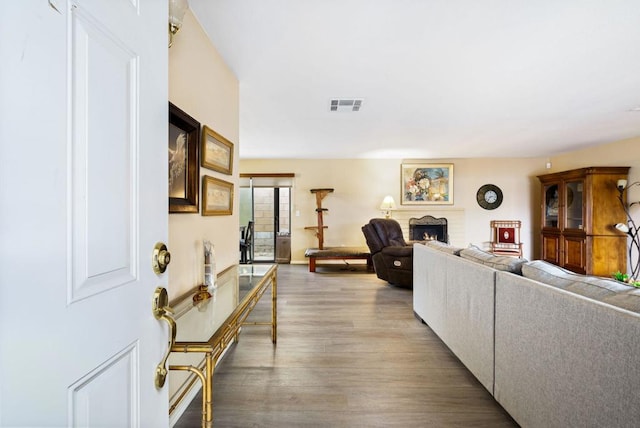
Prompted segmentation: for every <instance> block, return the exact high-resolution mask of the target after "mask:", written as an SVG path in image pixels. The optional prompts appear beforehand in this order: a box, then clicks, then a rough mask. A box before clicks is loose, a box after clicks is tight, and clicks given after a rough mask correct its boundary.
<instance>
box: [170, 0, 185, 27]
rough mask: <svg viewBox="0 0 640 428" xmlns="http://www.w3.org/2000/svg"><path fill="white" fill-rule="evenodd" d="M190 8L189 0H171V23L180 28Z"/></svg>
mask: <svg viewBox="0 0 640 428" xmlns="http://www.w3.org/2000/svg"><path fill="white" fill-rule="evenodd" d="M188 8H189V2H188V1H187V0H169V24H170V25H171V26H173V27H175V28H180V27H181V26H182V20H183V19H184V14H185V13H186V12H187V9H188Z"/></svg>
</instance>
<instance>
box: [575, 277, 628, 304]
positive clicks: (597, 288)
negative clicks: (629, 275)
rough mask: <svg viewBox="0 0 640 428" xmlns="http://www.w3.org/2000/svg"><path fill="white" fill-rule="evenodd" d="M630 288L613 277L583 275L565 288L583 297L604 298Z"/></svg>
mask: <svg viewBox="0 0 640 428" xmlns="http://www.w3.org/2000/svg"><path fill="white" fill-rule="evenodd" d="M631 288H632V287H631V286H629V285H625V284H623V283H622V282H620V281H616V280H615V279H608V278H601V277H597V276H584V277H582V278H580V279H579V280H577V281H575V282H574V283H573V284H571V285H569V286H568V287H567V288H566V290H567V291H571V292H572V293H576V294H580V295H582V296H585V297H591V298H592V299H596V300H604V299H605V298H607V297H613V296H615V295H616V294H619V293H625V292H627V291H630V290H631Z"/></svg>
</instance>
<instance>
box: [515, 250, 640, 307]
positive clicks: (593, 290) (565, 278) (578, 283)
mask: <svg viewBox="0 0 640 428" xmlns="http://www.w3.org/2000/svg"><path fill="white" fill-rule="evenodd" d="M522 276H524V277H526V278H530V279H533V280H536V281H539V282H542V283H544V284H548V285H551V286H554V287H557V288H562V289H564V290H567V291H570V292H572V293H576V294H579V295H581V296H584V297H589V298H591V299H595V300H602V301H605V299H606V298H609V297H613V296H615V295H617V294H619V293H625V292H628V291H629V290H631V287H630V286H628V285H625V284H623V283H621V282H620V281H616V280H615V279H608V278H602V277H598V276H589V275H581V274H578V273H575V272H571V271H568V270H566V269H563V268H561V267H559V266H556V265H553V264H551V263H548V262H545V261H543V260H534V261H532V262H528V263H526V264H525V265H524V266H522Z"/></svg>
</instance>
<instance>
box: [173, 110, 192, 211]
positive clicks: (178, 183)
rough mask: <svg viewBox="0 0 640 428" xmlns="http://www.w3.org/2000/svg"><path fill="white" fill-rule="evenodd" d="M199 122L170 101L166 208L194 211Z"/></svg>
mask: <svg viewBox="0 0 640 428" xmlns="http://www.w3.org/2000/svg"><path fill="white" fill-rule="evenodd" d="M199 142H200V122H198V121H197V120H195V119H194V118H192V117H191V116H189V115H188V114H187V113H185V112H184V111H182V110H180V109H179V108H178V107H176V106H175V105H173V104H172V103H169V212H170V213H197V212H198V209H199V207H198V193H199V178H198V177H199V175H200V169H199V168H200V166H199V162H198V152H199Z"/></svg>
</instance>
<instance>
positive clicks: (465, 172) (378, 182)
mask: <svg viewBox="0 0 640 428" xmlns="http://www.w3.org/2000/svg"><path fill="white" fill-rule="evenodd" d="M545 161H546V159H531V158H529V159H454V160H446V159H444V160H443V159H439V160H429V162H437V163H442V162H451V163H453V164H454V205H453V206H430V207H424V208H423V207H421V208H423V209H422V215H425V214H431V215H434V216H435V217H442V216H443V215H442V212H443V210H445V211H446V209H448V208H454V209H457V210H463V212H464V234H463V237H462V238H459V239H458V241H457V242H455V241H452V243H453V244H455V245H459V246H467V245H468V244H469V243H474V244H478V245H483V246H484V245H486V243H487V242H488V241H489V240H490V237H491V231H490V228H489V222H490V221H491V220H513V219H515V220H521V221H522V222H523V229H522V240H523V242H525V246H524V249H525V257H527V258H532V257H533V256H534V255H537V254H538V247H537V245H538V244H537V243H538V241H539V238H538V229H537V228H536V223H537V220H538V216H539V204H538V202H537V198H538V192H539V184H538V180H537V178H536V175H538V174H544V173H546V172H547V170H546V169H545ZM402 162H403V161H402V160H399V159H395V160H366V159H347V160H345V159H322V160H304V159H289V160H286V159H284V160H257V159H246V160H241V162H240V171H241V172H243V173H256V172H270V173H275V172H293V173H295V175H296V176H295V184H294V189H293V194H292V204H293V205H292V213H293V218H292V225H291V231H292V237H291V249H292V263H306V260H305V257H304V251H305V249H306V248H309V247H317V239H316V238H315V236H314V233H313V232H311V231H308V230H304V227H305V226H314V225H316V224H317V221H316V213H315V204H316V203H315V195H313V194H311V193H310V192H309V190H310V189H312V188H333V189H335V191H334V193H331V194H329V195H328V196H327V197H326V198H325V199H324V201H323V207H324V208H327V209H328V210H329V211H328V212H327V213H326V215H325V217H324V223H325V224H326V225H328V226H329V228H328V229H327V230H326V232H325V245H326V246H364V245H366V244H365V241H364V236H363V235H362V231H361V230H360V228H361V227H362V225H364V224H365V223H367V222H368V221H369V219H371V218H374V217H380V216H381V212H380V210H379V209H378V207H379V206H380V203H381V202H382V199H383V198H384V196H385V195H392V196H393V197H394V199H395V201H396V204H398V206H399V210H406V209H411V210H413V209H415V207H414V206H411V207H408V206H400V165H401V164H402ZM405 162H421V161H420V160H405ZM425 162H426V161H425ZM488 183H491V184H495V185H497V186H499V187H500V188H501V189H502V191H503V194H504V201H503V203H502V205H501V206H500V207H499V208H497V209H496V210H493V211H487V210H484V209H482V208H481V207H480V206H478V204H477V202H476V192H477V191H478V188H479V187H480V186H482V185H483V184H488ZM296 212H299V216H296ZM399 214H400V213H394V215H395V216H399ZM444 216H445V217H446V215H444Z"/></svg>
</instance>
